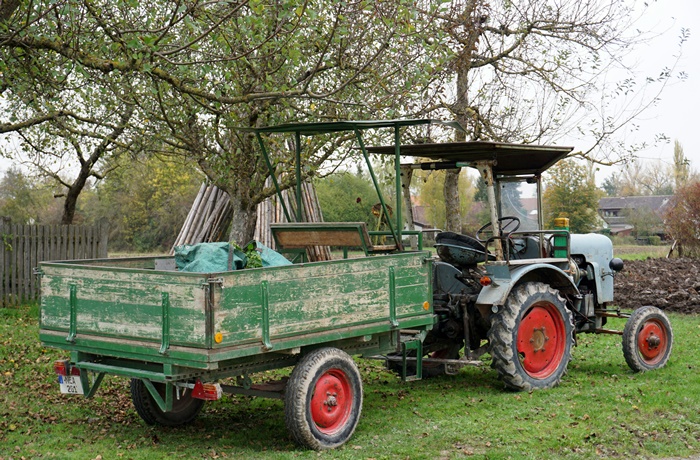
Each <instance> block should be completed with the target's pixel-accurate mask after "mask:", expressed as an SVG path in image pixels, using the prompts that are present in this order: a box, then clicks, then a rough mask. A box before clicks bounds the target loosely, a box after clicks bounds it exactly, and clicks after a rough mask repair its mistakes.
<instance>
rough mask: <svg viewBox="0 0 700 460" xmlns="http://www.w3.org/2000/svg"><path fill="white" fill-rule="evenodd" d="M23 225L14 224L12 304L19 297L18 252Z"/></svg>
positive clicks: (11, 281)
mask: <svg viewBox="0 0 700 460" xmlns="http://www.w3.org/2000/svg"><path fill="white" fill-rule="evenodd" d="M20 229H21V227H20V226H19V225H18V224H13V225H12V278H11V279H10V283H11V285H10V293H11V294H12V296H11V297H10V304H11V305H14V303H15V302H16V299H17V280H18V278H19V266H20V262H19V256H18V253H19V252H20V251H19V242H20V237H19V234H18V232H19V231H20Z"/></svg>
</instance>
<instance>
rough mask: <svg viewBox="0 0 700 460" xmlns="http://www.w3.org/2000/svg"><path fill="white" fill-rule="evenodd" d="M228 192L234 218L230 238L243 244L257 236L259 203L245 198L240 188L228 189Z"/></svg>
mask: <svg viewBox="0 0 700 460" xmlns="http://www.w3.org/2000/svg"><path fill="white" fill-rule="evenodd" d="M228 194H229V196H230V197H231V206H232V208H233V220H232V222H231V231H230V232H229V237H228V239H229V241H231V242H235V243H238V244H239V245H241V246H242V245H244V244H247V243H248V242H249V241H250V240H252V239H253V238H254V237H255V221H256V218H257V204H254V203H253V204H251V202H250V200H247V199H243V198H242V197H241V194H240V191H238V190H228Z"/></svg>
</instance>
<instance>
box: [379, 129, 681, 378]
mask: <svg viewBox="0 0 700 460" xmlns="http://www.w3.org/2000/svg"><path fill="white" fill-rule="evenodd" d="M571 150H572V148H570V147H556V146H533V145H522V144H507V143H498V142H462V143H443V144H415V145H402V146H401V147H400V152H401V155H402V157H403V156H412V157H415V158H420V159H421V161H420V162H417V163H410V164H403V165H402V167H404V168H407V167H408V168H412V169H421V170H440V169H455V168H465V167H468V168H475V169H476V170H477V171H478V173H479V174H480V176H481V178H482V179H483V181H484V183H485V185H486V195H487V197H488V202H487V203H486V210H485V211H486V214H488V222H486V223H485V224H484V225H483V226H482V227H481V228H480V229H479V230H478V231H477V232H476V234H475V235H474V236H469V235H463V234H459V233H453V232H440V233H438V234H437V235H436V238H435V248H436V252H437V256H438V258H439V259H438V260H436V261H434V263H433V309H434V313H435V315H436V324H435V326H434V328H433V329H431V330H430V331H428V332H427V334H426V336H425V339H424V340H423V343H422V347H421V350H420V352H421V353H420V355H421V356H416V355H417V354H418V351H412V352H410V353H409V356H408V357H407V356H402V354H400V353H397V354H394V355H392V356H388V357H387V359H388V367H389V368H390V369H393V370H396V371H399V372H401V373H402V375H403V376H404V378H406V377H407V376H408V377H409V378H410V377H411V376H412V377H416V371H419V372H418V374H419V375H418V377H424V376H432V375H435V374H442V373H451V372H455V371H456V370H457V369H459V367H461V365H466V364H476V363H479V362H480V361H479V358H480V357H481V356H482V355H483V354H485V353H488V354H490V356H491V367H493V368H494V369H495V370H496V371H497V372H498V374H499V376H500V377H501V379H502V380H503V382H504V383H505V385H506V387H508V388H510V389H513V390H524V391H531V390H535V389H544V388H550V387H553V386H555V385H557V384H558V383H559V382H560V381H561V378H562V376H563V375H564V374H565V372H566V368H567V365H568V363H569V360H570V357H571V350H572V347H573V346H574V345H575V344H576V336H577V334H579V333H584V332H588V333H597V334H620V335H622V349H623V354H624V357H625V360H626V361H627V363H628V365H629V366H630V368H631V369H632V370H633V371H636V372H640V371H646V370H651V369H657V368H660V367H662V366H664V365H665V364H666V362H667V361H668V359H669V356H670V353H671V348H672V344H673V332H672V328H671V325H670V322H669V320H668V318H667V316H666V315H665V314H664V313H663V312H662V311H661V310H659V309H658V308H656V307H653V306H643V307H641V308H639V309H637V310H635V311H634V312H633V313H632V314H631V315H630V314H627V313H623V312H621V311H620V310H619V309H618V308H615V307H614V302H613V279H614V277H615V274H616V273H618V272H619V271H620V270H622V269H623V261H622V260H621V259H619V258H614V257H613V246H612V243H611V240H610V239H609V238H608V237H607V236H605V235H601V234H592V233H590V234H572V233H570V232H569V228H568V219H566V218H559V219H556V220H555V225H554V228H551V229H545V228H544V225H543V215H542V173H543V172H544V171H545V170H547V169H548V168H549V167H551V166H553V165H554V164H555V163H556V162H557V161H559V160H560V159H562V158H564V157H566V156H567V155H568V154H569V152H571ZM368 151H369V152H371V153H376V154H389V155H391V154H393V153H394V152H395V148H394V146H389V147H374V148H369V149H368ZM525 202H529V203H531V204H532V205H531V206H527V207H526V206H525V205H524V203H525ZM527 209H530V210H529V211H528V210H527ZM609 317H618V318H628V321H627V322H626V325H625V327H624V330H623V331H616V330H611V329H608V328H606V327H605V326H606V322H607V319H608V318H609ZM409 339H410V336H407V337H406V338H405V340H409ZM461 350H463V352H461ZM403 354H404V355H405V354H406V353H403ZM411 355H412V356H411ZM407 358H408V359H407ZM420 374H422V375H420Z"/></svg>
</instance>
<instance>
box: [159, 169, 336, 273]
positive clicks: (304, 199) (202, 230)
mask: <svg viewBox="0 0 700 460" xmlns="http://www.w3.org/2000/svg"><path fill="white" fill-rule="evenodd" d="M268 181H269V183H266V186H271V181H270V179H269V178H268ZM282 199H283V200H284V202H285V206H286V207H287V209H288V210H289V212H290V213H291V217H292V219H294V218H295V217H296V196H295V191H294V190H292V189H288V190H283V191H282ZM301 203H302V206H301V221H302V222H323V214H322V212H321V207H320V205H319V202H318V197H317V196H316V190H315V189H314V188H313V186H312V185H311V184H310V183H308V182H304V183H303V184H302V187H301ZM232 219H233V209H232V207H231V203H230V200H229V196H228V194H227V193H226V192H224V191H223V190H220V189H219V188H217V187H216V186H214V185H206V184H202V186H201V187H200V189H199V193H198V194H197V197H196V198H195V200H194V203H193V204H192V208H191V209H190V212H189V213H188V214H187V218H186V219H185V223H184V224H183V226H182V229H181V230H180V234H179V235H178V237H177V239H176V240H175V244H174V245H173V248H172V249H171V251H170V253H171V254H172V253H174V251H175V246H180V245H183V244H197V243H204V242H213V241H221V240H222V239H223V240H225V239H226V237H227V235H226V230H227V229H228V227H229V226H230V225H231V220H232ZM272 222H287V219H286V217H285V215H284V211H283V208H282V205H281V204H280V203H279V202H278V200H277V199H276V197H272V198H268V199H266V200H265V201H263V202H262V203H260V204H258V208H257V220H256V225H255V236H254V238H255V240H256V241H259V242H261V243H262V244H264V245H265V246H267V247H269V248H272V249H275V241H274V239H273V238H272V232H271V231H270V223H272ZM244 243H246V242H241V244H244ZM308 256H309V260H311V261H319V260H330V259H331V258H332V257H331V251H330V248H329V247H328V246H313V247H310V248H309V250H308Z"/></svg>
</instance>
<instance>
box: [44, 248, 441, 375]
mask: <svg viewBox="0 0 700 460" xmlns="http://www.w3.org/2000/svg"><path fill="white" fill-rule="evenodd" d="M428 255H429V254H428V253H425V252H413V253H402V254H395V255H384V256H376V257H364V258H358V259H348V260H338V261H328V262H317V263H307V264H297V265H289V266H283V267H269V268H256V269H246V270H238V271H231V272H223V273H207V274H201V273H185V272H178V271H175V270H174V269H173V270H169V269H162V268H160V267H171V266H173V264H172V259H171V258H153V257H147V258H133V259H103V260H89V261H68V262H44V263H42V264H41V267H40V274H41V294H42V295H41V316H40V339H41V340H42V342H44V343H45V344H46V345H48V346H51V347H56V348H60V349H65V350H70V351H72V352H79V353H82V354H89V355H91V356H99V357H101V358H102V360H103V361H105V360H108V359H109V358H118V359H126V360H135V361H143V362H146V363H150V364H161V365H164V366H163V367H162V369H164V370H163V371H162V372H163V373H164V374H168V373H169V372H168V370H167V369H170V367H171V366H175V367H177V368H191V369H201V370H210V371H216V370H222V371H223V370H224V369H226V368H230V367H231V366H235V365H236V364H237V363H245V362H253V361H255V360H251V358H253V357H256V356H258V357H260V356H263V357H264V356H265V355H270V356H269V358H273V357H274V356H289V355H294V354H295V353H298V350H299V349H300V348H301V347H310V346H316V345H319V344H326V343H330V342H334V343H343V342H345V343H346V344H347V346H348V347H349V348H353V347H354V348H356V349H357V350H362V348H363V347H364V348H367V349H368V351H369V350H371V352H372V353H376V352H384V351H387V350H390V349H396V346H397V343H396V341H397V340H398V330H399V329H402V328H418V329H427V328H430V327H432V324H433V314H432V302H431V301H432V288H431V262H430V260H429V258H428ZM156 267H159V269H156ZM392 332H396V334H394V335H389V336H387V335H386V334H387V333H392ZM380 336H382V337H383V338H382V340H379V338H380ZM387 337H391V338H390V339H387ZM363 344H364V345H363ZM93 361H95V360H93ZM105 362H106V361H105ZM159 369H160V367H159ZM173 369H174V368H173ZM180 372H181V371H180ZM170 373H172V374H174V373H177V372H176V371H175V370H171V371H170ZM166 376H167V375H166Z"/></svg>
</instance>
